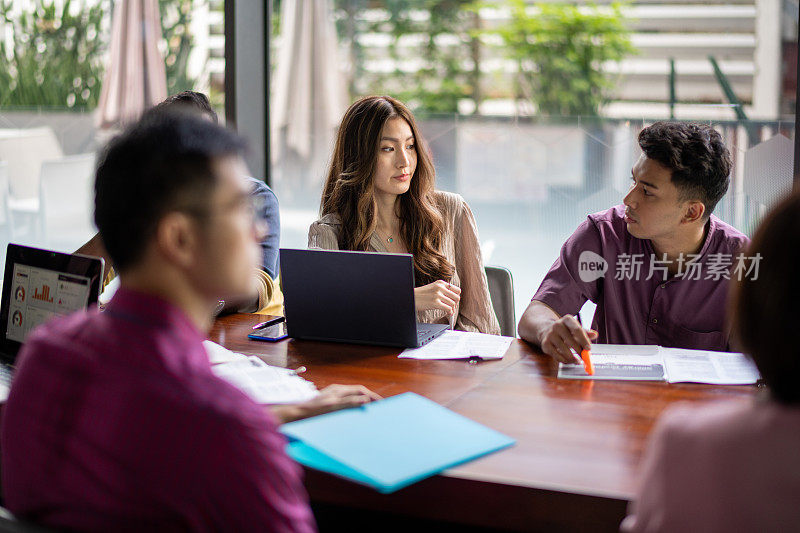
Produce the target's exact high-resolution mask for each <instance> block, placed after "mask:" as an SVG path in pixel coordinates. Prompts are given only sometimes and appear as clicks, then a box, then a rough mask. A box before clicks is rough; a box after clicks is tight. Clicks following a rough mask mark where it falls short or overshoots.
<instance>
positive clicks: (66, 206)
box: [39, 154, 95, 251]
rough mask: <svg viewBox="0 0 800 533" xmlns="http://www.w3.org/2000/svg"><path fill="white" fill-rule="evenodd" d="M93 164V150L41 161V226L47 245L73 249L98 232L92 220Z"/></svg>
mask: <svg viewBox="0 0 800 533" xmlns="http://www.w3.org/2000/svg"><path fill="white" fill-rule="evenodd" d="M94 164H95V156H94V154H80V155H73V156H67V157H62V158H60V159H53V160H49V161H44V162H42V171H41V174H40V177H39V227H40V229H41V232H42V239H43V243H44V244H45V245H46V246H48V247H50V248H55V249H65V250H69V251H72V250H74V249H75V248H78V247H79V246H80V245H81V244H83V243H84V242H86V241H87V240H88V239H89V238H90V237H91V236H92V235H93V234H94V233H95V229H94V225H93V223H92V211H93V209H92V198H93V194H92V187H93V183H94V179H93V178H94Z"/></svg>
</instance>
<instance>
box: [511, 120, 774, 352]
mask: <svg viewBox="0 0 800 533" xmlns="http://www.w3.org/2000/svg"><path fill="white" fill-rule="evenodd" d="M639 146H640V147H641V149H642V152H643V153H642V155H641V157H640V158H639V160H638V161H637V162H636V164H635V165H634V166H633V169H632V171H631V180H632V183H631V188H630V191H629V192H628V194H627V195H626V196H625V198H624V199H623V204H624V205H619V206H616V207H613V208H611V209H608V210H607V211H603V212H600V213H595V214H592V215H589V217H588V219H587V220H586V221H584V222H583V223H582V224H581V225H580V226H579V227H578V229H577V230H576V231H575V233H573V234H572V235H571V236H570V238H569V239H567V242H565V243H564V245H563V246H562V248H561V254H560V255H559V258H558V259H557V260H556V262H555V263H554V264H553V266H552V267H551V268H550V271H549V272H548V273H547V275H546V276H545V279H544V281H543V282H542V284H541V286H540V287H539V290H538V291H537V292H536V294H535V295H534V297H533V300H532V301H531V303H530V305H529V306H528V308H527V309H526V310H525V313H523V315H522V318H521V319H520V321H519V333H520V336H521V337H522V338H523V339H525V340H527V341H529V342H532V343H534V344H538V345H539V346H541V348H542V351H543V352H544V353H546V354H548V355H550V356H552V357H553V358H555V359H556V360H557V361H559V362H564V363H576V362H580V359H579V358H578V357H577V355H576V353H577V354H579V353H580V352H581V350H583V349H590V348H591V343H592V341H596V342H602V343H612V344H659V345H662V346H672V347H682V348H696V349H706V350H725V349H726V348H727V346H728V332H727V331H725V301H726V296H727V292H728V279H729V278H730V277H731V276H738V277H740V278H741V277H742V276H745V275H749V276H752V275H754V274H755V275H757V264H758V262H757V261H756V262H747V261H745V259H746V258H744V257H743V255H742V254H741V253H740V251H741V249H742V248H743V247H744V245H745V244H746V243H747V242H748V239H747V237H746V236H744V235H743V234H742V233H740V232H739V231H737V230H736V229H734V228H733V227H731V226H729V225H728V224H725V223H724V222H722V221H721V220H720V219H718V218H717V217H715V216H714V215H712V214H711V213H712V211H713V210H714V207H715V206H716V205H717V202H719V200H720V199H721V198H722V197H723V196H724V195H725V192H726V191H727V189H728V183H729V178H728V175H729V174H730V169H731V159H730V153H729V152H728V149H727V148H726V147H725V144H724V143H723V141H722V138H721V137H720V135H719V133H717V132H716V130H714V129H713V128H712V127H710V126H705V125H699V124H678V123H664V122H659V123H656V124H653V125H652V126H650V127H647V128H645V129H643V130H642V131H641V133H640V134H639ZM753 265H755V268H756V270H755V272H753V268H754V267H753ZM586 300H591V301H593V302H595V303H596V304H597V311H596V312H595V316H594V321H593V323H592V329H589V330H587V329H584V328H583V327H582V326H581V324H580V323H579V322H578V320H577V318H576V316H575V315H576V313H578V311H579V310H580V308H581V307H582V306H583V304H584V303H585V302H586Z"/></svg>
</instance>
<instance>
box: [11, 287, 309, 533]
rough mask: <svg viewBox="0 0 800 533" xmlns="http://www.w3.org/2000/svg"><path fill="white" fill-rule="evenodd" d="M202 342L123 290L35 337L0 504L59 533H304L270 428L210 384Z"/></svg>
mask: <svg viewBox="0 0 800 533" xmlns="http://www.w3.org/2000/svg"><path fill="white" fill-rule="evenodd" d="M202 341H203V336H202V335H201V333H200V332H199V331H198V330H197V329H196V328H195V327H194V326H193V324H192V323H191V322H190V321H189V319H188V318H187V317H186V315H185V314H184V313H183V312H181V311H180V310H179V309H177V308H176V307H174V306H172V305H170V304H168V303H167V302H165V301H163V300H160V299H157V298H154V297H151V296H146V295H143V294H139V293H135V292H131V291H129V290H126V289H124V288H123V289H120V290H119V291H118V292H117V294H116V295H115V296H114V299H113V300H112V301H111V303H110V304H109V305H108V307H107V309H106V311H105V312H102V313H99V312H97V311H96V310H94V311H89V312H86V313H78V314H75V315H71V316H69V317H66V318H62V319H57V320H54V321H52V322H50V323H48V324H47V325H45V326H43V327H40V328H38V329H37V330H36V331H35V332H34V333H33V334H32V335H31V337H30V338H29V340H28V341H27V342H26V344H25V346H24V347H23V349H22V351H21V353H20V357H19V361H18V362H19V364H18V367H17V372H16V375H15V377H14V383H13V386H12V389H11V394H10V396H9V399H8V403H7V404H6V406H5V409H4V413H3V421H2V434H1V435H0V439H1V440H2V488H3V496H4V497H5V505H6V506H7V507H8V508H9V509H10V510H11V511H12V512H13V513H14V514H16V515H19V516H21V517H24V518H27V519H30V520H32V521H34V522H37V523H39V524H42V525H46V526H50V527H54V528H57V529H68V530H81V531H277V532H290V531H291V532H300V531H302V532H311V531H314V530H315V525H314V519H313V516H312V515H311V512H310V510H309V507H308V503H307V496H306V493H305V490H304V488H303V485H302V481H301V471H300V469H299V467H298V466H297V465H296V464H295V463H294V462H292V461H291V460H290V459H289V458H288V457H287V456H286V454H285V453H284V446H285V440H284V438H283V437H282V436H281V435H280V434H279V433H278V432H277V431H276V427H275V422H274V420H273V419H272V417H271V416H270V415H269V414H268V413H267V412H266V410H265V408H264V407H261V406H258V405H256V404H255V403H254V402H253V401H252V400H250V399H249V398H248V397H247V396H245V395H244V394H243V393H242V392H240V391H239V390H238V389H236V388H234V387H233V386H231V385H229V384H228V383H226V382H224V381H222V380H220V379H218V378H217V377H215V376H214V374H213V373H212V372H211V368H210V365H209V361H208V356H207V355H206V352H205V350H204V348H203V345H202Z"/></svg>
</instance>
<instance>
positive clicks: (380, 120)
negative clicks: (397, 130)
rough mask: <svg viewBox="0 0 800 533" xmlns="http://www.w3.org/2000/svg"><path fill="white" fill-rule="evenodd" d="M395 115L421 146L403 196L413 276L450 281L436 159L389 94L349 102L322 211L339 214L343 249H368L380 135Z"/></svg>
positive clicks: (404, 229)
mask: <svg viewBox="0 0 800 533" xmlns="http://www.w3.org/2000/svg"><path fill="white" fill-rule="evenodd" d="M394 117H400V118H402V119H403V120H405V121H406V122H407V123H408V125H409V127H410V128H411V132H412V133H413V135H414V144H415V146H416V147H417V168H416V170H415V171H414V175H413V176H412V178H411V185H410V186H409V190H408V192H406V193H404V194H401V195H400V196H399V199H400V202H399V211H400V212H399V215H400V233H401V235H402V236H403V240H404V241H405V243H406V245H407V246H408V249H409V252H411V253H412V254H413V255H414V281H415V283H416V285H417V286H421V285H426V284H428V283H432V282H434V281H436V280H439V279H441V280H445V281H450V279H451V278H452V277H453V273H454V271H455V269H454V267H453V265H451V264H450V262H448V261H447V258H446V257H445V256H444V254H442V252H441V248H442V242H443V233H444V221H443V220H442V215H441V213H440V212H439V209H438V208H437V205H436V202H435V199H434V196H433V193H434V181H435V171H434V168H433V161H432V160H431V156H430V153H429V151H428V148H427V146H426V145H425V141H424V140H423V138H422V136H421V135H420V133H419V130H418V128H417V124H416V122H415V121H414V116H413V115H412V114H411V111H409V109H408V108H407V107H406V106H405V105H403V103H402V102H400V101H398V100H395V99H394V98H392V97H390V96H367V97H365V98H362V99H360V100H358V101H357V102H355V103H354V104H353V105H351V106H350V109H348V110H347V112H346V113H345V114H344V118H343V119H342V123H341V125H340V126H339V133H338V135H337V138H336V145H335V147H334V150H333V157H332V158H331V163H330V168H329V170H328V177H327V180H326V182H325V188H324V189H323V192H322V203H321V208H320V211H321V213H322V215H323V216H324V215H327V214H330V213H334V214H337V215H339V218H340V219H341V222H342V228H341V231H340V232H339V248H341V249H343V250H360V251H364V250H366V249H367V248H368V246H369V240H370V237H371V236H372V234H373V233H374V231H375V226H376V224H377V218H376V203H375V188H374V180H373V174H374V171H375V165H376V162H377V159H378V149H379V147H380V134H381V130H382V129H383V126H384V124H386V121H387V120H389V119H390V118H394Z"/></svg>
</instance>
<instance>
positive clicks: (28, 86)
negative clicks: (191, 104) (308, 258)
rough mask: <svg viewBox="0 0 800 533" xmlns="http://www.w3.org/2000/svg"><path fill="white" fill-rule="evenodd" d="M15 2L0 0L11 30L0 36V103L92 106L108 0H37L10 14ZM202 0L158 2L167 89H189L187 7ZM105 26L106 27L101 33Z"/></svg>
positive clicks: (0, 17) (0, 16)
mask: <svg viewBox="0 0 800 533" xmlns="http://www.w3.org/2000/svg"><path fill="white" fill-rule="evenodd" d="M13 1H14V0H0V21H2V22H4V23H6V24H9V25H10V26H11V29H12V31H13V36H14V38H13V43H14V45H13V46H12V47H8V46H7V43H6V42H5V41H4V40H0V107H4V108H9V107H20V108H23V107H43V108H52V109H85V110H86V109H88V110H90V109H94V108H95V107H96V106H97V102H98V100H99V99H100V92H101V90H102V83H103V76H104V73H105V64H104V62H103V61H104V54H105V53H106V51H107V50H108V46H109V43H110V35H109V34H108V33H109V31H110V27H111V17H110V15H111V11H112V8H111V5H112V2H111V1H110V0H104V1H101V2H99V3H98V2H89V1H85V0H77V1H75V0H64V2H63V5H62V6H61V7H57V5H58V4H61V2H56V1H54V0H36V1H35V2H32V5H33V7H32V8H31V9H29V10H27V11H26V12H24V13H22V14H21V15H20V14H16V15H14V14H13V12H12V10H11V8H12V4H13ZM201 1H203V0H159V8H160V11H161V21H162V32H163V37H164V39H165V40H166V43H167V55H166V58H165V66H166V73H167V92H168V94H173V93H176V92H180V91H183V90H187V89H192V88H193V87H194V84H195V81H196V80H193V79H191V78H189V77H188V76H187V75H186V65H187V63H188V59H189V53H190V52H191V48H192V45H193V39H192V36H191V34H190V32H189V23H190V22H191V14H192V10H193V9H194V7H195V4H198V3H200V2H201ZM104 30H105V31H104Z"/></svg>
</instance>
